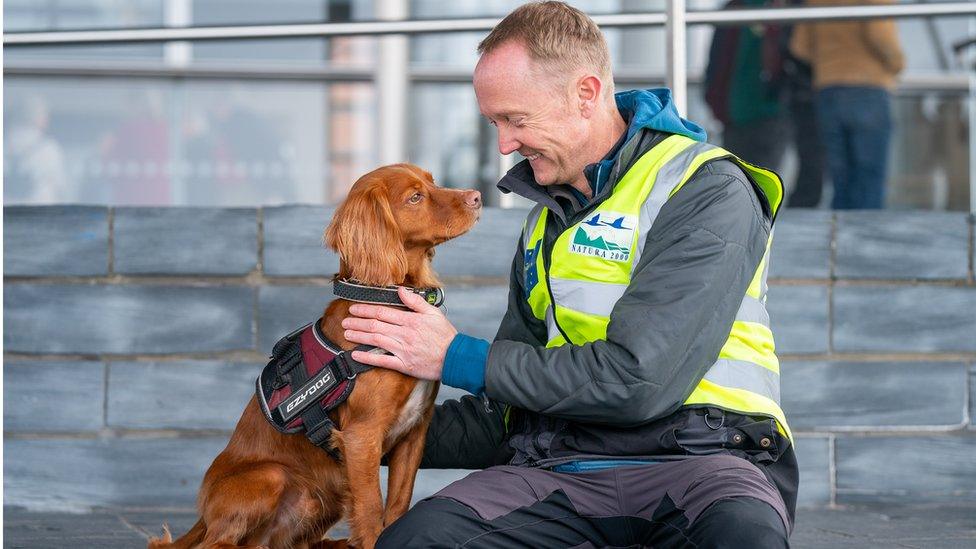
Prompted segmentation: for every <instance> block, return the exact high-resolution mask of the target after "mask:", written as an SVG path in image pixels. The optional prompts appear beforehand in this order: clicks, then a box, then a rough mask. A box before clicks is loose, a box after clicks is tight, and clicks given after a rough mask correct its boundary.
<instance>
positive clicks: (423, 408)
mask: <svg viewBox="0 0 976 549" xmlns="http://www.w3.org/2000/svg"><path fill="white" fill-rule="evenodd" d="M480 208H481V198H480V194H479V193H478V192H477V191H461V190H450V189H442V188H438V187H436V186H435V185H434V183H433V179H432V178H431V175H430V174H429V173H427V172H425V171H423V170H421V169H420V168H418V167H416V166H412V165H409V164H396V165H392V166H384V167H382V168H379V169H377V170H375V171H373V172H370V173H368V174H366V175H364V176H363V177H362V178H360V179H359V180H358V181H357V182H356V184H355V185H354V186H353V187H352V190H351V191H350V192H349V196H348V197H347V198H346V201H345V202H344V203H343V204H342V205H341V206H340V207H339V208H338V210H337V211H336V213H335V216H334V217H333V220H332V223H331V224H330V225H329V227H328V229H327V230H326V233H325V241H326V243H327V244H328V245H329V246H330V247H331V248H333V249H335V250H336V251H337V252H338V253H339V257H340V267H339V273H338V276H339V277H340V278H353V279H356V280H359V281H361V282H364V283H367V284H373V285H393V284H401V285H407V286H414V287H433V286H438V285H439V282H438V280H437V277H436V275H435V274H434V272H433V271H432V270H431V266H430V261H431V258H432V257H433V248H434V246H436V245H437V244H440V243H441V242H444V241H446V240H449V239H451V238H454V237H456V236H459V235H461V234H463V233H465V232H467V231H468V229H470V228H471V227H472V226H473V225H474V223H475V222H476V221H477V219H478V217H479V215H480ZM350 305H351V303H350V302H348V301H345V300H342V299H337V300H335V301H333V302H332V303H331V304H330V305H329V306H328V308H327V309H326V310H325V315H324V316H323V319H322V324H321V326H322V331H323V333H324V334H325V335H326V337H328V338H329V339H330V340H332V341H333V342H335V343H336V344H337V345H339V346H341V347H342V348H343V349H351V348H353V347H354V346H355V345H354V344H352V343H350V342H348V341H347V340H346V339H345V338H344V337H343V330H342V327H341V324H340V323H341V321H342V319H343V318H345V317H346V316H348V315H349V307H350ZM438 385H439V383H438V382H428V381H418V380H416V379H414V378H411V377H408V376H405V375H402V374H400V373H397V372H395V371H393V370H386V369H383V368H374V369H372V370H370V371H367V372H364V373H362V374H360V375H359V376H358V377H357V379H356V387H355V389H354V390H353V392H352V394H351V395H350V396H349V398H348V400H346V401H345V403H343V404H342V405H340V406H339V407H337V408H336V409H335V410H334V411H333V412H331V413H330V417H331V419H332V420H333V421H334V422H335V424H336V426H337V429H336V430H335V431H333V434H332V443H333V446H334V447H335V448H337V449H339V451H340V452H341V455H342V461H341V462H337V461H336V460H334V459H333V458H332V457H330V456H329V454H327V453H326V452H325V451H324V450H322V449H320V448H317V447H316V446H314V445H313V444H312V443H311V442H309V440H308V439H307V438H306V437H305V436H304V435H301V434H295V435H286V434H282V433H279V432H278V431H276V430H275V429H274V428H273V427H272V426H271V425H269V424H268V421H267V420H266V419H265V417H264V415H263V413H262V412H261V410H260V407H259V405H258V403H257V400H256V399H255V398H254V397H252V398H251V401H250V402H249V403H248V404H247V407H246V408H245V409H244V413H243V415H242V416H241V419H240V421H239V422H238V424H237V427H236V428H235V430H234V433H233V434H232V435H231V438H230V442H229V443H228V444H227V447H226V448H225V449H224V451H223V452H221V453H220V455H218V456H217V458H216V459H215V460H214V462H213V464H212V465H211V466H210V469H209V470H207V473H206V475H205V476H204V478H203V483H202V485H201V487H200V494H199V497H198V501H197V505H198V508H199V511H200V519H199V520H198V521H197V523H196V524H195V525H194V526H193V528H191V529H190V531H189V532H188V533H187V534H186V535H184V536H183V537H181V538H180V539H178V540H176V541H175V542H174V541H172V538H171V536H170V534H169V531H168V530H165V531H164V535H163V538H161V539H160V538H156V539H152V540H150V541H149V549H163V548H196V547H201V548H208V549H209V548H222V549H223V548H232V547H252V548H254V547H269V548H273V549H277V548H309V549H311V548H325V547H346V546H347V544H348V545H352V546H356V547H367V548H369V547H373V545H374V544H375V542H376V538H377V537H378V536H379V534H380V532H381V531H382V529H383V528H384V527H386V526H388V525H389V524H390V523H392V522H393V521H395V520H396V519H397V518H399V517H400V516H401V515H403V513H405V512H406V511H407V508H408V507H409V505H410V498H411V495H412V493H413V485H414V477H415V476H416V473H417V468H418V466H419V464H420V458H421V454H422V453H423V446H424V438H425V436H426V432H427V426H428V425H429V423H430V418H431V415H432V411H433V404H434V397H435V395H436V393H437V388H438ZM384 455H386V456H388V458H389V459H388V461H389V482H388V485H387V488H388V489H387V498H386V506H385V508H384V506H383V501H382V495H381V493H380V484H379V467H380V459H381V457H382V456H384ZM343 516H346V517H347V518H348V521H349V527H350V532H351V536H350V538H349V540H323V539H322V538H323V537H324V535H325V533H326V532H327V531H328V530H329V528H330V527H332V525H333V524H335V523H336V522H337V521H338V520H339V519H340V518H342V517H343Z"/></svg>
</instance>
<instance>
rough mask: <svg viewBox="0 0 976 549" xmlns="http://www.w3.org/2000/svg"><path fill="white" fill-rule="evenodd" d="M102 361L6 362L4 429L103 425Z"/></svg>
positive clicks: (95, 428) (43, 429)
mask: <svg viewBox="0 0 976 549" xmlns="http://www.w3.org/2000/svg"><path fill="white" fill-rule="evenodd" d="M104 406H105V365H104V364H103V363H101V362H93V361H75V362H67V361H66V362H48V361H43V362H42V361H30V362H28V361H22V362H17V361H8V362H5V363H4V365H3V430H4V432H10V433H17V432H34V433H39V432H69V431H70V432H80V431H98V430H99V429H101V428H102V427H103V426H104V418H103V416H104V413H103V408H104Z"/></svg>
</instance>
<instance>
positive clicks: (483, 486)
mask: <svg viewBox="0 0 976 549" xmlns="http://www.w3.org/2000/svg"><path fill="white" fill-rule="evenodd" d="M791 529H792V525H791V523H790V517H789V516H788V513H787V511H786V506H785V505H784V503H783V500H782V498H781V497H780V495H779V492H778V491H777V490H776V488H775V487H774V486H773V485H772V484H771V483H770V482H769V481H768V480H767V479H766V477H765V476H764V475H763V474H762V472H761V471H760V470H759V469H758V468H756V467H755V466H754V465H752V464H751V463H749V462H748V461H746V460H744V459H741V458H737V457H734V456H729V455H713V456H694V457H687V458H683V459H679V460H676V461H667V462H661V463H653V464H647V465H637V466H623V467H615V468H610V469H603V470H599V471H589V472H580V473H556V472H553V471H548V470H545V469H536V468H527V467H513V466H501V467H492V468H490V469H485V470H483V471H478V472H475V473H473V474H471V475H469V476H467V477H466V478H464V479H461V480H459V481H457V482H455V483H453V484H451V485H449V486H447V487H446V488H444V489H443V490H441V491H440V492H438V493H437V494H435V495H434V496H431V497H430V498H427V499H425V500H423V501H421V502H419V503H418V504H417V505H416V506H414V508H413V509H411V510H410V511H409V512H408V513H407V514H406V515H404V516H403V517H402V518H401V519H400V520H398V521H397V522H395V523H394V524H392V525H391V526H390V527H389V528H387V529H386V530H385V531H384V532H383V535H382V536H381V537H380V539H379V542H378V544H377V547H472V548H474V547H499V548H502V547H504V548H514V547H748V548H765V547H777V548H781V547H788V538H789V531H790V530H791Z"/></svg>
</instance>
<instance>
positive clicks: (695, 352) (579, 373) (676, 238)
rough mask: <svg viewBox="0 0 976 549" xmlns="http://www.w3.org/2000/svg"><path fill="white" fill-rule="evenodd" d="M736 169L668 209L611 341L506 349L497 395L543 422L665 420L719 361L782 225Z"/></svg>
mask: <svg viewBox="0 0 976 549" xmlns="http://www.w3.org/2000/svg"><path fill="white" fill-rule="evenodd" d="M763 206H764V204H762V203H761V202H760V199H759V197H758V196H757V194H756V191H755V190H754V189H753V187H752V183H751V182H750V181H749V180H748V179H747V178H746V177H745V174H744V173H743V172H742V171H741V170H740V169H739V168H738V167H737V166H735V165H734V164H732V163H731V162H730V161H727V160H721V161H717V162H712V163H709V164H707V165H706V166H705V167H704V168H703V169H702V170H700V171H699V173H698V174H696V175H695V176H694V177H693V178H692V179H691V180H690V181H688V182H687V183H686V184H685V185H684V186H683V187H682V189H681V190H680V191H679V192H678V193H677V194H676V195H675V196H674V197H673V198H672V199H671V200H669V201H668V202H667V203H666V204H665V206H664V208H662V210H661V212H660V214H659V216H658V218H657V219H656V220H655V222H654V225H653V226H652V228H651V230H650V231H649V233H648V237H647V242H646V243H645V246H644V251H643V253H642V256H641V259H640V261H639V263H638V265H637V267H636V269H635V273H634V276H633V277H632V279H631V283H630V285H629V286H628V288H627V290H626V291H625V292H624V294H623V296H622V297H621V298H620V299H619V300H618V301H617V303H616V304H615V306H614V308H613V310H612V312H611V314H610V323H609V325H608V327H607V339H606V340H600V341H594V342H591V343H587V344H585V345H579V346H577V345H563V346H561V347H556V348H552V349H546V348H545V347H544V346H543V345H534V344H532V343H528V342H526V341H522V340H505V339H501V338H499V339H497V340H496V341H495V342H494V343H492V345H491V347H490V348H489V351H488V364H487V368H486V373H485V385H486V394H487V395H488V396H489V397H491V398H493V399H495V400H498V401H501V402H505V403H509V404H511V405H513V406H516V407H519V408H524V409H527V410H531V411H534V412H538V413H542V414H548V415H553V416H558V417H562V418H566V419H570V420H575V421H585V422H590V423H602V424H607V425H615V426H622V427H626V426H631V425H637V424H641V423H645V422H648V421H652V420H654V419H656V418H660V417H664V416H666V415H668V414H670V413H672V412H673V411H674V410H676V409H677V408H678V407H679V406H680V405H681V404H682V403H683V402H684V400H685V399H686V398H687V396H688V395H690V394H691V392H692V390H693V389H694V387H695V386H696V385H697V383H698V382H699V380H700V379H701V378H702V376H704V374H705V372H706V371H707V369H708V367H710V366H711V364H712V363H714V361H715V360H716V359H717V358H718V354H719V351H720V350H721V348H722V346H723V345H724V343H725V341H726V339H727V338H728V334H729V330H730V329H731V326H732V321H733V320H734V318H735V314H736V312H737V311H738V308H739V305H740V303H741V302H742V298H743V296H744V295H745V291H746V288H747V287H748V285H749V283H750V282H751V280H752V277H753V275H754V273H755V270H756V268H757V267H758V265H759V262H760V260H761V259H762V255H763V253H764V251H765V247H766V241H767V238H768V235H769V226H770V221H769V218H768V215H767V214H766V213H765V211H766V208H764V207H763Z"/></svg>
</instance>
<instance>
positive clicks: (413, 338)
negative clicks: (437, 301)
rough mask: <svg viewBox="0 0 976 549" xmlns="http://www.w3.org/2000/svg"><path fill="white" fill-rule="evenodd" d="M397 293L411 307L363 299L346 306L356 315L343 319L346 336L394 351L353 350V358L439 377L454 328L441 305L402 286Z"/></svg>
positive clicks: (410, 374)
mask: <svg viewBox="0 0 976 549" xmlns="http://www.w3.org/2000/svg"><path fill="white" fill-rule="evenodd" d="M399 294H400V300H401V301H403V303H404V304H406V305H407V306H409V307H410V310H403V309H395V308H393V307H385V306H382V305H366V304H362V303H357V304H355V305H353V306H351V307H349V313H350V314H352V315H355V316H350V317H347V318H346V319H345V320H343V321H342V327H343V328H344V329H345V336H346V339H347V340H349V341H351V342H353V343H359V344H363V345H373V346H376V347H379V348H381V349H385V350H387V351H389V352H391V353H393V354H392V355H384V354H379V353H365V352H362V351H353V353H352V358H353V359H354V360H357V361H359V362H362V363H363V364H369V365H370V366H380V367H383V368H389V369H391V370H396V371H398V372H401V373H404V374H407V375H409V376H413V377H416V378H420V379H432V380H439V379H440V378H441V370H442V369H443V368H444V356H445V355H446V354H447V348H448V347H449V346H450V345H451V341H452V340H453V339H454V336H455V335H457V330H456V329H454V326H453V325H451V323H450V321H448V320H447V317H445V316H444V313H443V312H441V310H440V309H438V308H437V307H434V306H433V305H430V304H429V303H427V302H426V301H424V298H422V297H420V296H419V295H417V294H415V293H413V292H411V291H410V290H407V289H406V288H403V287H401V288H400V290H399ZM356 317H359V318H356Z"/></svg>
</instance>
